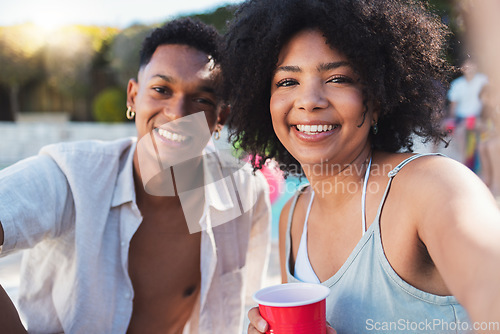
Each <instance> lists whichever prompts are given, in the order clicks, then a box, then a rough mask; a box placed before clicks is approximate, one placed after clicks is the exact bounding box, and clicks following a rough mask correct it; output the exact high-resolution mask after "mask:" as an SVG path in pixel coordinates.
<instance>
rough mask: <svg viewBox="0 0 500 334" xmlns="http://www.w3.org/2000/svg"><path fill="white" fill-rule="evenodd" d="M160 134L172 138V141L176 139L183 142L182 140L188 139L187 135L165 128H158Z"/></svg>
mask: <svg viewBox="0 0 500 334" xmlns="http://www.w3.org/2000/svg"><path fill="white" fill-rule="evenodd" d="M158 134H159V135H160V136H162V137H163V138H166V139H168V140H172V141H175V142H178V143H182V142H184V141H186V139H187V137H186V136H183V135H180V134H178V133H174V132H170V131H168V130H165V129H158Z"/></svg>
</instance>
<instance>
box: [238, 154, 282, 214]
mask: <svg viewBox="0 0 500 334" xmlns="http://www.w3.org/2000/svg"><path fill="white" fill-rule="evenodd" d="M251 159H252V157H251V156H249V157H248V158H247V161H248V162H250V160H251ZM256 160H257V161H258V160H260V157H257V159H256ZM261 172H262V174H264V177H265V178H266V180H267V183H268V184H269V195H270V199H271V204H273V203H274V202H276V200H277V199H278V198H279V197H280V196H281V194H282V193H283V189H284V186H285V179H284V177H283V172H282V171H281V170H280V168H279V165H278V163H277V162H276V161H274V160H267V161H266V163H265V164H264V166H262V169H261Z"/></svg>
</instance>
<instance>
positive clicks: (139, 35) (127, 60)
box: [106, 24, 154, 91]
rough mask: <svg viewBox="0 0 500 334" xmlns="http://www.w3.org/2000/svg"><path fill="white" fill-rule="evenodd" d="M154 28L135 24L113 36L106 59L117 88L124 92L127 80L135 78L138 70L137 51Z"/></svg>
mask: <svg viewBox="0 0 500 334" xmlns="http://www.w3.org/2000/svg"><path fill="white" fill-rule="evenodd" d="M153 28H154V26H148V25H141V24H136V25H133V26H130V27H128V28H126V29H124V30H122V31H121V32H119V33H118V34H117V35H115V37H114V39H113V41H112V42H111V45H110V47H109V50H108V53H107V56H106V58H107V59H108V61H109V64H110V68H111V70H112V71H113V72H114V74H115V79H116V82H117V84H118V86H119V87H123V90H124V91H126V89H127V84H128V81H129V79H131V78H136V77H137V72H138V70H139V51H140V49H141V45H142V41H143V39H144V38H145V37H146V36H147V35H148V34H149V33H150V32H151V31H152V30H153Z"/></svg>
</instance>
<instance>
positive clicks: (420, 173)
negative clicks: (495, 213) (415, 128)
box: [381, 153, 490, 205]
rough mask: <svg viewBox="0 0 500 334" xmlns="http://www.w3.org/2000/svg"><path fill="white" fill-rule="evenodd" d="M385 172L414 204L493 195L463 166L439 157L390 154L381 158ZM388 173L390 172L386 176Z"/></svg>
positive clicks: (441, 156) (452, 160)
mask: <svg viewBox="0 0 500 334" xmlns="http://www.w3.org/2000/svg"><path fill="white" fill-rule="evenodd" d="M381 160H382V164H386V168H385V171H384V172H386V173H387V174H388V176H392V177H393V184H394V186H395V187H398V188H400V189H404V190H405V191H404V193H406V194H408V196H409V198H410V199H411V200H412V202H413V201H414V200H415V199H420V200H421V201H422V202H427V203H429V202H440V203H443V205H445V204H446V203H449V202H450V200H451V199H456V200H468V199H471V198H473V197H477V196H480V197H481V198H487V197H489V196H490V193H489V191H488V189H487V187H486V186H485V185H484V183H483V182H482V181H481V179H480V178H479V177H478V176H477V175H476V174H475V173H474V172H472V171H471V170H470V169H469V168H467V167H466V166H465V165H464V164H462V163H460V162H458V161H456V160H454V159H452V158H449V157H447V156H443V155H438V154H425V155H419V154H415V153H389V154H385V155H382V159H381ZM387 170H389V172H387Z"/></svg>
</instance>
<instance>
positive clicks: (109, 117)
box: [92, 87, 127, 123]
mask: <svg viewBox="0 0 500 334" xmlns="http://www.w3.org/2000/svg"><path fill="white" fill-rule="evenodd" d="M126 103H127V93H126V91H125V89H122V88H120V87H110V88H106V89H104V90H103V91H101V92H100V93H99V94H98V95H97V96H96V97H95V99H94V101H93V103H92V113H93V116H94V120H96V121H97V122H112V123H113V122H125V121H127V118H126V117H125V105H126Z"/></svg>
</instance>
